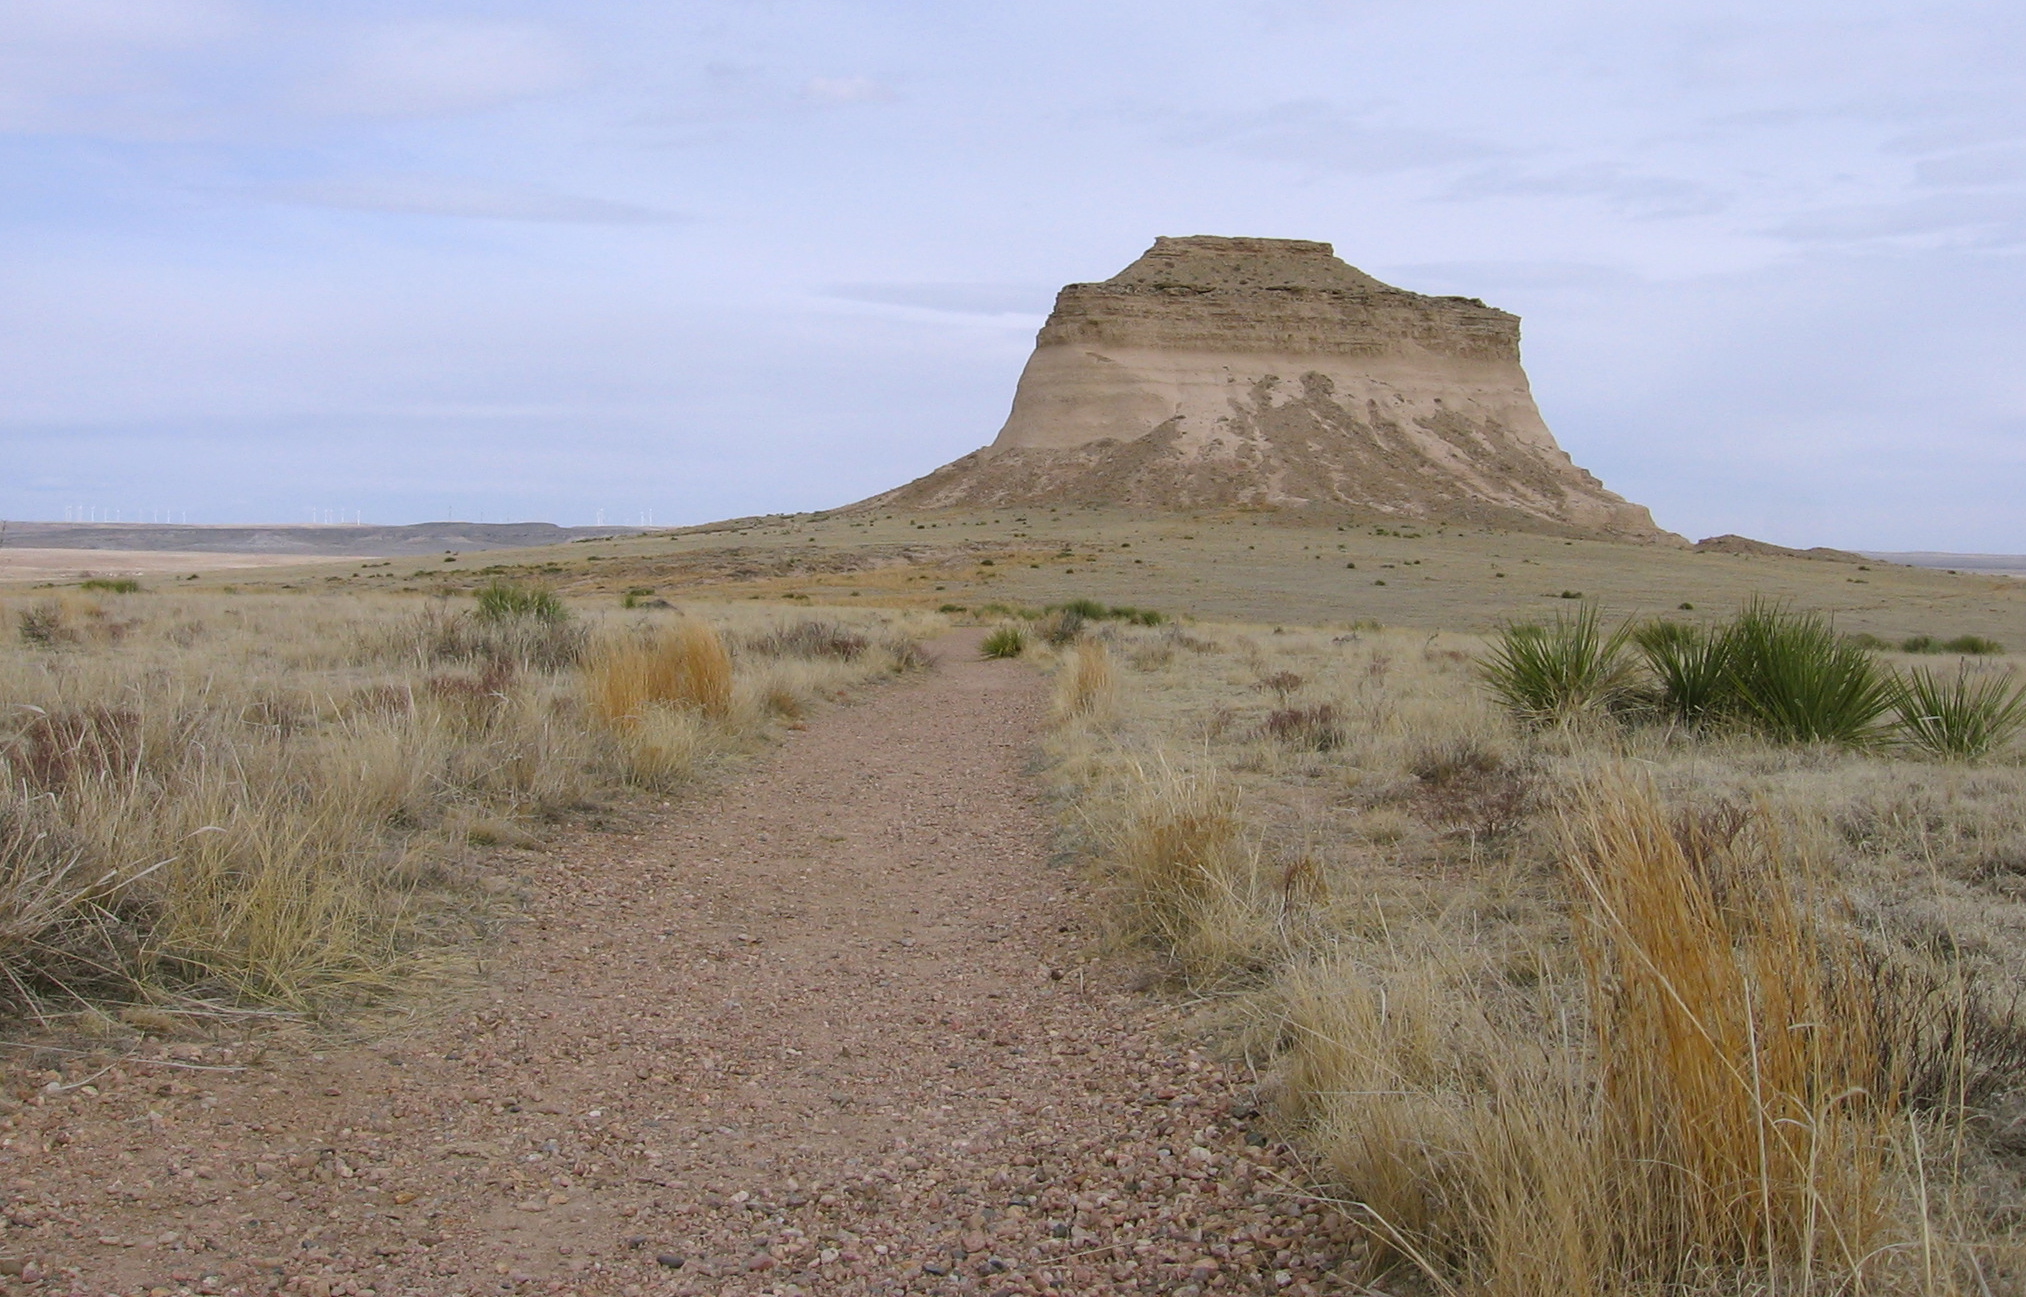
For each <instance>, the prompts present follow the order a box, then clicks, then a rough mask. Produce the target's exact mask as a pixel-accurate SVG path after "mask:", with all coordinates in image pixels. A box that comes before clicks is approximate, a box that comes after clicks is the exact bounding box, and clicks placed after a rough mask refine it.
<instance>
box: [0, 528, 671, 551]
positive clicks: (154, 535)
mask: <svg viewBox="0 0 2026 1297" xmlns="http://www.w3.org/2000/svg"><path fill="white" fill-rule="evenodd" d="M652 530H655V529H654V528H649V527H558V526H557V525H556V524H554V523H552V522H418V523H410V524H407V525H405V526H390V527H375V526H346V525H343V524H338V525H333V526H257V525H254V526H242V525H237V524H226V525H218V526H209V525H197V524H180V523H150V522H10V523H8V524H7V529H6V533H5V535H4V537H0V544H4V545H6V546H7V547H9V548H13V549H123V550H178V551H181V552H184V553H192V554H301V555H304V556H305V557H315V556H317V555H320V554H347V555H351V554H356V555H361V556H368V555H370V556H374V557H383V556H384V557H388V558H393V557H398V556H401V555H404V554H438V553H441V552H443V551H444V550H447V549H454V550H459V551H465V550H488V549H525V548H528V547H530V546H535V545H560V544H563V543H564V542H566V541H572V540H584V539H589V538H594V537H599V536H634V535H638V534H639V533H641V532H644V531H652Z"/></svg>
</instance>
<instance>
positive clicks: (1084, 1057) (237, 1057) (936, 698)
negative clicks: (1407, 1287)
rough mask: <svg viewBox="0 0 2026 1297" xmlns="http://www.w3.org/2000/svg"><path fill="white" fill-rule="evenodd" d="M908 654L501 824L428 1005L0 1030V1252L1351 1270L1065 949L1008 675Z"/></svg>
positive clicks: (322, 1261)
mask: <svg viewBox="0 0 2026 1297" xmlns="http://www.w3.org/2000/svg"><path fill="white" fill-rule="evenodd" d="M936 653H937V655H938V657H939V659H940V661H939V664H938V668H937V669H936V670H934V671H932V672H930V673H928V674H927V675H926V676H925V677H923V678H922V679H920V680H918V681H914V682H909V683H902V684H896V685H893V686H891V687H881V688H878V689H875V690H872V691H871V692H870V693H869V694H868V696H867V697H866V698H864V699H863V700H862V701H860V702H859V703H858V704H857V705H854V706H848V707H841V708H837V709H834V710H832V711H829V712H827V713H825V714H824V715H822V716H820V717H817V718H815V719H813V720H812V721H811V722H810V723H809V726H808V728H807V729H806V730H804V731H801V732H797V733H793V734H791V735H789V736H788V737H787V739H786V740H785V741H784V742H783V743H782V744H781V745H780V747H779V748H778V749H777V750H776V751H774V752H772V753H770V754H768V755H767V756H766V757H765V758H763V759H761V760H759V761H757V762H755V763H754V764H753V765H752V766H751V767H750V768H749V769H748V770H746V771H745V772H743V773H742V774H741V775H740V776H738V777H737V778H735V779H734V780H732V781H730V782H729V783H728V784H727V785H726V786H725V787H723V788H722V789H719V790H716V791H714V792H711V793H709V794H707V795H704V796H701V797H698V798H695V799H693V800H690V801H687V802H682V803H678V804H677V805H676V806H674V807H672V808H670V809H669V810H668V811H667V812H665V813H664V814H663V816H662V817H661V818H660V819H659V820H658V821H657V822H655V823H653V824H652V825H650V826H648V827H647V828H646V829H645V831H643V832H640V833H637V834H631V835H619V834H610V833H607V834H591V833H585V834H581V835H574V836H572V837H571V838H570V839H568V840H567V841H566V842H565V843H564V844H563V845H562V846H560V847H559V848H557V849H556V850H554V851H552V852H545V853H544V854H542V855H541V856H539V857H536V858H535V859H534V861H533V863H532V865H531V868H530V874H531V876H532V877H533V880H534V881H533V889H534V895H533V897H532V900H531V903H530V906H529V909H528V917H527V921H526V922H525V923H523V924H521V925H519V926H518V927H517V928H516V929H515V931H514V932H513V934H512V935H511V936H510V937H509V938H508V939H507V940H506V942H505V943H504V945H503V947H502V949H501V951H500V952H499V956H498V958H497V961H496V966H495V971H494V974H493V976H492V978H491V979H490V981H489V983H488V984H487V985H486V986H485V987H483V988H481V989H480V990H479V991H478V992H476V993H475V994H473V995H471V996H469V997H468V998H467V999H465V1000H464V1001H461V1002H460V1007H459V1008H458V1010H457V1011H456V1012H455V1013H454V1014H452V1015H451V1016H449V1017H447V1018H444V1019H442V1020H439V1021H437V1022H434V1023H432V1024H429V1025H427V1026H425V1027H420V1028H417V1029H415V1030H413V1031H411V1032H409V1033H408V1034H406V1035H404V1036H402V1037H400V1038H393V1039H388V1040H383V1041H381V1042H379V1043H377V1044H375V1045H373V1046H371V1047H359V1048H348V1049H344V1050H337V1051H332V1052H329V1053H327V1054H324V1055H294V1056H281V1055H279V1054H278V1053H274V1052H268V1053H265V1054H262V1053H260V1052H258V1051H257V1050H256V1048H255V1047H254V1046H252V1045H246V1044H239V1045H234V1044H229V1043H225V1044H212V1045H195V1044H182V1045H175V1046H170V1047H166V1048H156V1049H154V1050H153V1051H152V1054H151V1056H150V1057H140V1056H135V1057H130V1058H128V1059H126V1060H125V1061H123V1062H122V1063H121V1064H120V1065H119V1066H118V1067H116V1068H114V1069H112V1070H111V1071H109V1072H106V1073H105V1074H103V1075H100V1076H98V1077H96V1078H95V1079H93V1080H91V1081H90V1083H89V1084H88V1085H74V1084H73V1082H75V1081H76V1080H79V1079H82V1078H80V1077H78V1076H76V1075H75V1073H76V1070H77V1069H75V1068H73V1069H72V1070H71V1072H68V1073H61V1074H59V1072H58V1071H52V1072H49V1073H45V1074H34V1073H28V1072H25V1071H24V1070H22V1069H23V1066H25V1065H24V1064H22V1063H21V1061H20V1060H16V1066H15V1067H13V1068H12V1069H10V1072H9V1079H10V1080H11V1081H13V1082H15V1083H16V1084H15V1088H14V1089H13V1093H14V1095H15V1096H16V1099H17V1100H18V1099H21V1098H23V1097H25V1099H26V1101H25V1102H21V1103H19V1104H18V1106H13V1107H10V1108H9V1111H8V1115H7V1116H6V1117H5V1118H4V1119H0V1121H4V1129H0V1186H4V1188H5V1191H6V1193H7V1196H8V1198H9V1202H8V1204H7V1214H6V1217H5V1226H4V1228H0V1285H5V1290H6V1291H15V1290H20V1291H32V1292H39V1293H76V1294H92V1295H93V1297H101V1295H103V1294H111V1293H120V1294H133V1293H156V1294H179V1293H185V1292H192V1293H200V1292H201V1293H265V1292H271V1291H274V1290H276V1289H281V1290H283V1291H285V1292H288V1293H298V1294H308V1295H310V1297H332V1295H333V1294H358V1293H369V1292H370V1293H373V1294H377V1295H378V1297H387V1295H388V1294H415V1295H416V1297H446V1295H449V1294H467V1295H475V1294H480V1293H488V1294H490V1293H510V1292H525V1293H574V1294H583V1295H585V1297H589V1295H591V1294H642V1295H648V1294H725V1295H726V1297H757V1295H758V1294H790V1293H806V1294H832V1293H835V1294H858V1293H882V1294H884V1293H902V1292H906V1293H972V1292H975V1293H990V1294H1002V1293H1003V1294H1035V1293H1063V1294H1103V1293H1113V1292H1142V1293H1148V1292H1152V1293H1170V1294H1176V1295H1177V1297H1197V1295H1198V1294H1201V1293H1206V1292H1246V1293H1257V1292H1278V1293H1290V1294H1310V1293H1322V1292H1332V1293H1334V1292H1350V1291H1362V1290H1359V1289H1357V1288H1356V1287H1355V1286H1354V1285H1351V1284H1349V1283H1347V1282H1345V1281H1342V1280H1341V1279H1339V1278H1338V1277H1337V1267H1339V1266H1340V1265H1341V1264H1342V1263H1343V1262H1344V1261H1345V1260H1346V1259H1347V1257H1348V1256H1349V1255H1350V1246H1351V1245H1350V1243H1349V1242H1348V1235H1347V1233H1346V1231H1345V1230H1344V1228H1343V1226H1342V1225H1341V1224H1340V1223H1339V1222H1337V1221H1336V1220H1335V1219H1334V1218H1332V1217H1331V1216H1330V1215H1329V1214H1327V1213H1320V1214H1319V1213H1317V1212H1315V1211H1313V1210H1310V1209H1309V1207H1308V1205H1307V1204H1306V1203H1305V1201H1304V1200H1303V1199H1302V1198H1301V1197H1300V1196H1299V1195H1298V1194H1296V1193H1294V1192H1291V1190H1290V1184H1291V1182H1292V1181H1295V1180H1298V1179H1299V1175H1298V1172H1297V1170H1296V1169H1295V1168H1294V1166H1293V1163H1292V1161H1291V1159H1290V1156H1289V1154H1288V1152H1287V1151H1286V1150H1285V1149H1284V1148H1282V1147H1280V1146H1279V1145H1277V1144H1275V1143H1274V1142H1272V1141H1271V1140H1270V1139H1269V1138H1268V1137H1267V1136H1266V1135H1265V1134H1264V1133H1263V1127H1262V1126H1261V1119H1260V1118H1258V1117H1257V1115H1256V1114H1254V1113H1253V1112H1252V1111H1251V1108H1250V1106H1249V1105H1250V1102H1251V1099H1250V1088H1249V1082H1250V1078H1248V1077H1245V1076H1243V1075H1239V1074H1237V1073H1236V1072H1235V1071H1234V1070H1233V1069H1230V1068H1229V1067H1226V1066H1222V1065H1219V1064H1218V1063H1216V1062H1215V1061H1213V1060H1212V1059H1211V1058H1210V1057H1209V1056H1208V1055H1206V1054H1205V1053H1202V1052H1200V1051H1199V1050H1198V1049H1196V1048H1194V1047H1193V1046H1194V1042H1193V1040H1192V1037H1191V1035H1190V1033H1189V1031H1188V1029H1187V1026H1186V1024H1185V1023H1184V1021H1183V1019H1182V1017H1181V1013H1180V1010H1179V1009H1178V1007H1177V1006H1175V1005H1173V1004H1172V1003H1170V1002H1167V1001H1165V1000H1163V999H1161V998H1160V997H1159V996H1156V995H1150V994H1148V993H1145V992H1143V991H1140V990H1137V989H1135V986H1136V981H1135V978H1136V970H1135V969H1134V968H1132V967H1130V966H1129V965H1128V963H1126V962H1125V961H1120V960H1117V959H1112V958H1094V957H1092V955H1091V949H1092V944H1093V939H1094V931H1093V915H1092V913H1091V910H1090V908H1089V906H1090V902H1089V900H1088V898H1087V897H1085V896H1084V895H1082V894H1081V892H1080V890H1079V889H1078V887H1077V885H1076V878H1075V875H1074V871H1073V870H1070V869H1067V868H1064V867H1062V866H1060V865H1056V864H1051V862H1050V859H1049V853H1050V830H1049V824H1048V816H1047V812H1046V808H1045V807H1044V806H1043V805H1042V804H1041V803H1040V801H1039V797H1038V793H1037V791H1036V789H1035V786H1034V781H1033V778H1032V776H1031V774H1030V767H1031V764H1032V762H1033V760H1034V757H1035V753H1036V749H1037V744H1038V740H1039V737H1040V733H1041V728H1042V724H1043V718H1044V713H1045V696H1044V693H1045V691H1044V686H1043V684H1042V682H1041V681H1040V680H1039V679H1038V678H1037V677H1036V675H1035V674H1034V673H1033V672H1032V671H1031V670H1030V669H1029V668H1027V667H1025V666H1024V665H1021V664H1018V663H1005V662H986V661H981V660H979V659H978V657H977V654H976V636H975V635H974V634H960V635H953V636H951V637H949V638H947V639H945V640H943V641H941V642H940V643H939V644H938V645H937V646H936ZM55 1058H56V1056H54V1055H47V1054H45V1055H43V1056H42V1057H41V1058H38V1059H36V1060H34V1063H33V1064H32V1065H34V1066H48V1065H50V1063H51V1061H52V1060H53V1059H55ZM24 1079H25V1080H26V1081H27V1082H28V1083H29V1084H25V1085H24V1084H21V1082H23V1081H24ZM45 1081H47V1082H48V1083H49V1084H53V1085H58V1086H70V1087H71V1088H66V1089H62V1090H61V1091H60V1092H58V1091H53V1090H49V1089H47V1088H35V1087H44V1086H45ZM8 1102H9V1103H10V1104H13V1103H15V1102H16V1100H9V1101H8ZM10 1271H12V1272H14V1273H12V1274H10V1273H9V1272H10Z"/></svg>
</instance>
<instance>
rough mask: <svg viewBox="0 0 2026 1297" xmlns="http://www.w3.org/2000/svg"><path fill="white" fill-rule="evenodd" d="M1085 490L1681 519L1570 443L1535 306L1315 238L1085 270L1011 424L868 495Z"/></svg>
mask: <svg viewBox="0 0 2026 1297" xmlns="http://www.w3.org/2000/svg"><path fill="white" fill-rule="evenodd" d="M1085 502H1102V503H1107V504H1117V505H1126V506H1134V507H1140V508H1153V509H1169V508H1205V507H1209V508H1215V507H1229V506H1242V505H1264V506H1283V507H1285V506H1303V505H1312V506H1335V507H1339V508H1345V509H1348V510H1351V511H1354V512H1370V513H1376V514H1383V515H1389V516H1394V517H1401V518H1408V519H1413V520H1417V521H1458V522H1465V521H1473V522H1485V523H1493V524H1506V525H1515V524H1516V525H1541V524H1546V525H1549V526H1552V527H1555V528H1558V529H1568V530H1571V531H1577V532H1583V533H1589V534H1602V535H1612V536H1620V537H1625V538H1628V539H1660V538H1663V537H1666V536H1667V533H1663V532H1661V531H1659V530H1658V529H1657V528H1656V527H1655V526H1654V524H1653V519H1652V517H1651V515H1649V514H1648V513H1647V511H1646V510H1645V509H1644V508H1642V507H1640V506H1638V505H1635V504H1631V503H1629V502H1627V501H1626V500H1625V499H1623V498H1622V497H1620V496H1617V495H1615V494H1613V493H1612V492H1610V491H1608V490H1606V489H1605V488H1604V485H1603V484H1602V483H1601V482H1599V481H1598V480H1597V479H1596V478H1595V477H1592V476H1591V475H1590V474H1589V473H1587V472H1585V471H1583V470H1582V469H1581V468H1578V467H1577V466H1576V465H1575V464H1574V463H1573V462H1572V461H1571V460H1570V459H1569V456H1568V455H1567V454H1566V453H1564V452H1563V450H1562V449H1561V447H1560V446H1558V445H1556V444H1555V439H1554V436H1553V434H1551V433H1550V432H1549V431H1548V427H1547V424H1546V423H1545V422H1543V421H1542V419H1541V415H1540V411H1539V410H1538V409H1537V408H1536V407H1535V405H1534V399H1533V393H1532V391H1531V390H1530V388H1529V387H1528V384H1527V378H1526V373H1525V371H1524V370H1522V369H1521V368H1520V356H1519V317H1518V316H1515V315H1511V314H1508V313H1507V312H1504V311H1500V310H1496V309H1494V308H1492V307H1489V306H1486V305H1485V304H1484V303H1482V302H1480V301H1477V300H1475V299H1473V298H1463V297H1424V296H1422V295H1421V294H1419V293H1410V292H1407V291H1405V290H1403V289H1398V288H1394V287H1392V286H1390V285H1387V284H1383V283H1380V282H1379V281H1378V280H1376V279H1374V278H1372V277H1371V276H1370V275H1367V274H1365V273H1364V272H1363V271H1360V270H1357V269H1355V268H1354V267H1352V266H1349V265H1346V264H1345V263H1344V262H1342V261H1340V260H1338V259H1337V257H1336V255H1335V252H1334V251H1333V249H1332V248H1331V247H1330V245H1329V244H1327V243H1314V242H1309V241H1307V240H1302V239H1245V238H1215V237H1210V236H1197V237H1193V238H1161V239H1156V240H1155V241H1154V246H1153V247H1152V248H1151V249H1149V250H1148V251H1147V253H1146V254H1145V255H1144V256H1142V257H1141V258H1140V259H1139V260H1137V261H1135V262H1134V263H1133V264H1132V265H1130V266H1128V267H1126V268H1125V270H1123V271H1121V272H1120V273H1119V274H1117V275H1115V276H1113V277H1112V278H1110V279H1108V280H1106V281H1105V282H1103V283H1101V284H1071V285H1069V286H1068V287H1067V288H1064V289H1063V290H1062V292H1061V294H1060V295H1059V296H1058V297H1057V298H1056V302H1055V310H1054V312H1053V313H1052V314H1050V315H1049V317H1048V322H1047V324H1045V325H1044V326H1043V327H1042V330H1041V333H1040V336H1039V337H1038V338H1037V339H1036V342H1035V348H1034V354H1033V356H1032V357H1031V358H1029V360H1028V362H1027V368H1026V370H1025V372H1023V373H1022V374H1021V376H1020V385H1019V388H1018V390H1017V391H1016V392H1015V394H1014V397H1013V411H1012V415H1011V417H1010V418H1008V419H1007V420H1006V426H1005V427H1004V428H1002V429H1000V431H999V436H998V438H997V439H996V440H994V441H993V442H992V444H991V445H990V446H987V447H985V448H984V449H982V450H978V451H975V452H973V453H972V454H969V455H966V456H964V457H963V458H962V459H959V460H957V461H956V462H954V463H952V464H949V465H946V466H945V467H943V468H940V469H938V470H936V471H935V472H934V473H931V474H929V475H928V476H927V477H924V478H920V479H918V480H916V481H914V482H911V483H909V484H908V485H906V486H903V487H900V488H898V489H897V490H894V491H890V492H888V493H886V494H885V495H882V496H877V497H875V498H874V499H873V500H870V501H867V502H866V503H867V504H868V505H872V506H878V507H894V506H904V507H908V508H917V509H928V508H940V507H954V506H964V505H971V506H983V507H1001V506H1008V505H1020V506H1026V505H1035V504H1067V503H1085ZM1669 539H1673V538H1669Z"/></svg>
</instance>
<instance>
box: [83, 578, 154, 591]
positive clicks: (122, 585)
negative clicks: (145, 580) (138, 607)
mask: <svg viewBox="0 0 2026 1297" xmlns="http://www.w3.org/2000/svg"><path fill="white" fill-rule="evenodd" d="M78 589H80V590H94V591H98V592H100V593H103V594H139V593H140V592H141V583H140V582H139V581H136V580H134V579H133V578H132V577H130V576H111V577H108V576H95V577H93V578H92V579H91V580H89V581H86V582H84V583H82V584H81V585H79V586H78Z"/></svg>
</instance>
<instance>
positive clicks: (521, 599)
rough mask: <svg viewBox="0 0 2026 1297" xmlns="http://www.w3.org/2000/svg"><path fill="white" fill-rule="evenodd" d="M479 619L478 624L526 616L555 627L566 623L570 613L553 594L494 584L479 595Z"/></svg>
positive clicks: (497, 582)
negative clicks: (557, 624) (479, 622)
mask: <svg viewBox="0 0 2026 1297" xmlns="http://www.w3.org/2000/svg"><path fill="white" fill-rule="evenodd" d="M478 616H479V620H480V621H510V620H512V619H514V618H517V617H528V618H532V619H533V620H535V621H540V622H549V623H551V624H555V623H560V622H565V621H568V620H569V619H570V610H569V609H568V608H567V607H565V606H564V605H563V601H562V600H561V599H558V598H557V597H556V595H555V593H554V592H553V591H550V590H540V589H533V588H529V587H525V586H517V585H508V584H507V583H506V582H504V581H495V582H493V583H492V584H491V585H489V586H487V587H485V588H484V589H483V590H480V591H479V592H478Z"/></svg>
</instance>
